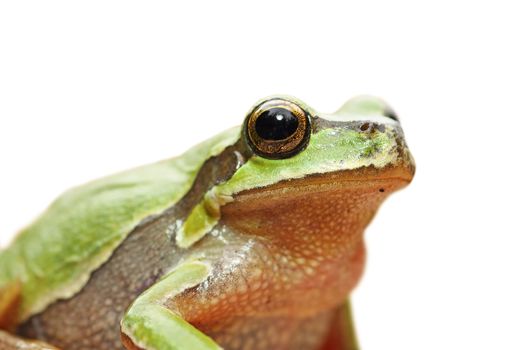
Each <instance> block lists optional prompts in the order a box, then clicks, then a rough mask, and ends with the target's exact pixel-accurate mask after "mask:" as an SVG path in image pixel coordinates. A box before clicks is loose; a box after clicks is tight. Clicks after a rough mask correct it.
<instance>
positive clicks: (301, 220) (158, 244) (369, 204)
mask: <svg viewBox="0 0 525 350" xmlns="http://www.w3.org/2000/svg"><path fill="white" fill-rule="evenodd" d="M365 102H367V101H365ZM367 103H368V102H367ZM365 107H366V106H365ZM360 108H361V107H360ZM363 108H364V107H363ZM367 108H368V107H367ZM345 118H346V117H345V114H344V113H343V114H341V115H340V116H337V115H336V116H335V117H334V118H332V119H323V118H320V117H317V116H315V117H314V118H313V125H312V128H313V132H319V133H322V132H325V133H324V135H323V137H324V141H322V142H321V141H319V143H317V144H315V147H320V148H318V150H319V151H322V152H325V153H324V156H323V157H320V158H319V160H318V159H315V154H316V151H311V150H310V151H309V152H305V153H303V154H301V156H302V158H301V157H297V158H295V159H301V162H303V161H304V162H305V163H307V166H306V167H305V169H308V172H307V173H304V174H302V173H301V171H302V168H301V166H302V164H301V163H297V162H295V163H294V160H293V159H292V160H291V161H290V159H288V160H287V162H282V163H268V162H266V161H262V160H259V163H251V165H252V166H253V167H254V169H259V170H258V171H252V172H246V171H244V173H243V172H238V171H237V170H238V169H239V167H241V169H244V170H246V169H250V167H244V168H242V166H243V165H245V164H246V163H247V162H248V164H250V163H249V159H250V157H251V156H252V154H251V153H250V149H249V148H247V146H246V143H245V142H243V140H242V139H240V140H239V141H238V142H236V143H235V144H233V145H231V146H228V147H227V148H226V149H225V150H224V151H223V152H222V153H220V154H218V155H217V156H216V157H213V158H211V159H209V160H208V161H206V162H205V163H204V165H203V166H202V167H201V170H200V171H199V173H198V174H197V176H196V178H195V181H194V183H193V185H192V187H191V189H190V190H189V192H187V194H186V195H185V196H184V197H183V198H182V199H181V200H180V201H178V202H177V203H176V204H175V205H173V206H172V207H171V208H169V209H168V210H166V211H164V212H163V213H159V214H158V215H156V216H151V217H148V218H146V219H145V220H143V221H142V222H141V224H140V225H139V226H137V227H136V228H135V229H134V230H133V231H132V232H131V233H130V234H129V235H128V236H127V238H126V239H125V240H124V241H123V242H122V243H121V244H120V246H118V247H117V249H116V250H115V251H114V252H113V254H112V255H111V257H110V258H109V260H107V261H106V262H105V263H104V264H103V265H101V266H100V267H99V268H98V269H96V270H95V271H94V272H93V274H92V275H91V277H90V279H89V281H88V282H87V284H86V285H85V286H84V287H83V288H82V289H81V290H80V291H79V292H78V293H77V294H76V295H74V296H73V297H71V298H68V299H65V300H57V301H55V302H54V303H52V304H51V305H49V306H48V307H47V308H46V309H45V310H44V311H43V312H41V313H39V314H36V315H33V316H32V317H31V318H30V319H29V320H27V321H25V322H23V323H22V324H21V325H19V327H18V329H17V333H18V334H19V335H21V336H24V337H28V338H35V339H40V340H44V341H46V342H49V343H50V344H53V346H57V347H59V348H60V349H63V350H73V349H74V350H84V349H98V350H109V349H124V345H123V344H125V346H126V348H127V349H141V348H142V347H141V346H140V344H136V343H135V339H136V338H133V336H134V335H133V334H132V333H130V332H133V330H132V329H131V328H124V326H122V327H121V320H122V319H123V317H124V315H125V314H126V315H127V314H129V312H130V311H128V312H126V310H127V309H128V307H130V305H132V304H134V303H135V302H136V300H137V299H141V297H139V295H141V293H142V292H144V291H148V290H151V287H152V286H153V288H154V287H155V286H156V285H159V283H160V284H162V283H169V279H163V280H162V281H161V278H164V277H165V276H170V275H172V270H173V269H174V268H176V267H178V266H181V265H184V264H185V263H186V262H192V261H199V262H200V263H202V264H203V266H204V265H205V266H207V267H209V269H210V270H209V271H210V272H209V274H208V275H206V277H205V278H204V279H201V280H199V282H198V283H197V284H191V286H192V287H189V288H188V287H185V288H184V289H183V290H182V291H181V292H177V293H174V294H168V295H166V296H165V297H164V298H161V299H158V300H153V301H154V303H157V304H158V305H162V306H163V307H164V308H165V309H167V310H170V311H171V312H172V313H173V314H174V315H177V317H180V318H181V319H183V320H184V321H186V322H188V323H189V324H191V325H193V326H195V327H196V328H197V329H198V330H200V331H201V332H203V333H204V334H206V335H208V336H210V337H211V338H212V339H213V340H214V341H216V342H217V343H218V344H219V345H221V346H222V347H224V348H225V349H254V350H258V349H268V348H271V349H305V350H309V349H312V350H313V349H323V350H325V349H339V348H342V347H343V344H346V345H345V346H348V345H349V344H351V343H354V342H355V341H352V340H350V341H346V342H345V341H344V340H345V339H344V338H348V337H350V338H351V337H352V334H351V330H350V329H349V328H348V324H346V323H345V320H347V319H348V318H347V317H346V316H345V315H346V314H347V310H346V305H345V301H346V298H347V295H348V293H349V291H351V290H352V289H353V288H354V287H355V285H356V284H357V282H358V280H359V278H360V276H361V274H362V271H363V266H364V258H365V249H364V242H363V232H364V229H365V227H366V226H367V225H368V223H369V222H370V220H371V219H372V218H373V216H374V214H375V212H376V210H377V208H378V206H379V205H380V204H381V202H382V201H383V200H384V199H385V198H386V197H387V196H388V195H389V194H390V193H392V192H393V191H395V190H397V189H399V188H401V187H403V186H405V185H407V184H408V183H409V182H410V180H411V179H412V176H413V173H414V165H413V162H412V159H411V156H410V155H409V153H408V150H407V148H406V145H405V143H404V139H403V136H402V131H401V129H400V128H399V126H397V125H394V126H392V124H388V125H390V126H389V127H388V128H385V125H384V124H381V123H380V122H377V120H378V119H377V118H376V121H372V120H366V119H365V120H363V121H361V120H354V121H351V122H347V121H344V120H345ZM379 120H381V119H379ZM332 130H333V137H334V142H337V143H338V144H337V147H343V149H342V150H341V148H339V149H334V152H332V149H331V147H332V146H333V144H332V143H331V139H330V137H332V136H331V135H332ZM385 130H386V131H385ZM337 135H350V136H345V137H352V138H351V139H344V138H343V139H341V138H337ZM376 136H377V137H376ZM323 142H324V143H323ZM315 147H313V148H312V149H314V150H315ZM344 147H348V149H349V150H350V152H347V151H346V149H345V148H344ZM354 148H355V150H354ZM338 152H339V153H338ZM347 153H348V155H349V157H350V158H345V159H338V158H337V157H338V156H339V155H345V156H346V155H347ZM305 155H306V156H305ZM352 157H354V158H352ZM384 159H389V160H390V161H388V162H382V160H384ZM369 160H370V162H369ZM275 162H279V160H276V161H275ZM353 162H354V163H353ZM373 162H379V163H373ZM257 164H259V165H257ZM279 164H285V165H286V166H283V165H281V166H280V165H279ZM352 164H358V165H356V167H355V168H352V169H344V167H347V166H349V165H352ZM363 164H376V165H377V164H379V165H378V166H374V165H363ZM258 166H259V168H257V167H258ZM261 166H262V168H261ZM273 167H274V168H273ZM317 167H318V168H319V170H320V172H319V173H316V172H312V169H313V170H315V169H317ZM339 168H343V169H342V170H340V171H336V170H334V169H339ZM323 169H329V170H325V172H324V173H323V172H322V171H321V170H323ZM274 170H275V172H274ZM240 173H242V176H240V177H238V178H237V179H236V180H235V181H232V185H231V186H230V187H228V181H229V180H231V179H233V178H234V175H235V174H240ZM288 175H289V176H288ZM254 176H255V177H257V176H259V177H261V179H259V178H254ZM264 176H270V178H264ZM273 176H276V179H278V180H275V181H273V182H272V181H271V180H272V179H273ZM259 180H261V181H262V182H260V183H262V184H265V185H254V184H257V183H258V182H259ZM223 183H226V186H225V187H222V190H223V191H226V192H224V193H225V194H226V196H228V197H230V193H229V192H228V191H232V192H231V197H230V198H229V199H228V200H227V202H228V204H225V203H223V204H221V205H222V207H221V208H220V218H219V219H218V221H217V222H216V225H215V226H214V227H213V229H212V230H211V231H210V232H208V233H207V234H206V235H205V236H204V237H203V238H201V239H200V240H198V241H197V242H196V243H194V244H192V245H191V246H190V247H189V248H188V249H183V248H180V246H179V245H178V241H176V235H175V233H176V231H177V227H180V222H181V221H183V220H184V219H185V218H186V217H187V216H188V215H189V213H190V212H191V210H192V208H194V207H195V206H196V204H197V203H201V201H202V200H203V198H204V197H205V196H204V195H205V194H206V193H209V192H210V189H215V188H216V187H220V186H218V185H219V184H223ZM245 185H246V186H245ZM232 189H238V191H233V190H232ZM219 194H220V193H219ZM214 210H217V209H213V208H211V209H210V212H213V211H214ZM166 280H168V282H165V281H166ZM167 285H168V286H170V287H171V285H169V284H167ZM0 292H2V293H0V297H1V298H0V302H2V301H5V300H8V299H7V298H6V297H5V295H7V294H6V293H5V292H3V291H0ZM146 294H147V293H146ZM13 295H14V298H13V300H16V293H13ZM143 295H144V294H142V296H143ZM1 305H2V304H1V303H0V322H2V320H3V319H8V316H9V315H10V313H9V312H2V308H1ZM7 305H8V307H10V306H11V307H12V305H15V303H14V302H8V303H7ZM150 305H153V304H150ZM131 309H133V306H132V307H131ZM131 309H130V310H131ZM150 320H152V319H150ZM4 322H5V323H12V322H6V321H4ZM0 326H1V323H0ZM4 328H5V327H4ZM171 330H172V328H170V333H169V334H170V336H171ZM121 331H122V334H121ZM349 332H350V333H349ZM177 345H178V344H177ZM181 345H183V344H181ZM2 346H4V347H5V348H6V350H16V349H26V348H27V349H32V348H34V347H36V348H37V349H38V348H40V349H45V347H42V346H41V345H40V344H37V343H30V342H19V341H18V340H17V339H15V338H12V337H10V336H7V335H6V334H3V333H0V349H3V348H2ZM148 349H149V348H148ZM170 349H171V347H170Z"/></svg>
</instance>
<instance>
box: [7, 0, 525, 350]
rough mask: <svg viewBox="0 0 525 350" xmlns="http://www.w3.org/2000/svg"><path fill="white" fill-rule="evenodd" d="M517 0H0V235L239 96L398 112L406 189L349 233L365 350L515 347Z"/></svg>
mask: <svg viewBox="0 0 525 350" xmlns="http://www.w3.org/2000/svg"><path fill="white" fill-rule="evenodd" d="M518 5H519V1H515V2H510V1H502V0H500V1H493V2H489V1H472V2H468V1H443V0H442V1H435V2H424V1H397V2H395V1H366V2H365V1H359V2H358V1H353V2H350V1H348V2H331V1H324V2H323V3H322V4H321V2H317V3H316V4H315V5H311V4H308V3H307V2H306V1H297V2H285V1H278V2H277V1H264V2H263V1H261V2H258V3H256V2H246V1H245V2H238V3H234V2H229V1H209V2H202V1H193V2H189V1H186V2H179V4H178V5H177V4H175V2H163V1H156V2H152V1H150V2H146V1H144V2H140V3H139V2H135V1H122V2H118V1H89V2H71V1H63V2H57V1H45V2H41V1H39V2H37V1H35V2H34V3H29V2H25V1H4V2H2V3H1V5H0V213H1V214H0V218H1V220H0V242H1V243H0V244H4V245H5V244H7V242H8V241H9V239H10V237H11V236H12V234H13V233H14V232H15V231H16V230H18V229H19V228H21V227H22V226H23V225H25V224H27V223H28V222H30V220H31V219H33V218H34V217H35V216H36V215H37V214H38V213H40V212H41V211H42V210H43V209H44V208H45V206H46V205H47V204H48V203H49V202H50V200H51V199H53V198H54V197H55V196H56V195H57V194H59V193H60V192H62V191H63V190H64V189H66V188H68V187H70V186H73V185H76V184H79V183H83V182H85V181H88V180H90V179H92V178H96V177H99V176H102V175H106V174H108V173H112V172H115V171H118V170H121V169H126V168H129V167H133V166H136V165H141V164H144V163H148V162H152V161H155V160H158V159H163V158H167V157H171V156H174V155H176V154H178V153H180V152H182V151H183V150H185V149H186V148H188V147H190V146H191V145H193V144H195V143H196V142H198V141H200V140H203V139H205V138H208V137H209V136H211V135H213V134H215V133H217V132H218V131H220V130H223V129H225V128H227V127H230V126H232V125H236V124H239V123H240V122H241V120H242V118H243V116H244V114H245V113H246V111H247V109H248V108H249V107H250V106H251V104H252V103H254V102H255V101H256V100H257V99H259V98H261V97H264V96H266V95H269V94H274V93H287V94H293V95H296V96H297V97H299V98H301V99H303V100H305V101H306V102H307V103H309V104H310V105H312V106H313V107H314V108H316V109H318V110H320V111H327V112H328V111H332V110H335V109H336V108H338V107H339V105H340V104H342V103H343V102H344V101H345V100H346V99H347V98H349V97H351V96H354V95H356V94H362V93H368V94H374V95H379V96H381V97H383V98H385V99H387V100H388V101H389V102H390V103H391V104H392V105H393V107H394V108H395V109H396V110H397V112H398V114H399V115H400V116H401V119H402V123H403V126H404V130H405V133H406V135H407V140H408V142H409V145H410V146H411V149H412V152H413V154H414V156H415V158H416V161H417V167H418V168H417V174H416V177H415V179H414V182H413V183H412V185H411V186H410V187H409V188H407V189H406V190H405V191H402V192H400V193H398V194H396V195H394V196H393V197H392V198H390V199H389V200H388V201H387V203H385V205H384V206H383V207H382V209H381V211H380V213H379V215H378V216H377V218H376V220H375V221H374V223H373V224H372V225H371V226H370V228H369V229H368V232H367V240H368V249H369V259H368V267H367V271H366V274H365V277H364V278H363V280H362V283H361V284H360V286H359V287H358V289H357V290H356V291H355V294H354V302H355V309H356V310H355V313H356V315H355V317H356V319H357V326H358V332H359V335H360V340H361V343H362V347H363V348H364V349H365V350H366V349H372V350H375V349H378V350H382V349H404V350H406V349H440V350H442V349H525V336H524V335H525V333H524V332H525V301H524V299H525V285H524V283H525V229H524V227H523V226H524V221H523V217H524V215H525V213H524V209H525V205H524V200H525V199H524V198H525V193H524V190H523V178H524V171H523V170H522V169H523V167H522V163H523V162H524V160H525V159H524V158H525V157H524V156H523V148H524V147H525V142H524V133H525V104H524V100H525V96H524V92H525V68H524V66H525V54H524V51H523V50H524V47H525V38H524V36H525V20H524V18H523V13H524V10H523V8H520V6H518Z"/></svg>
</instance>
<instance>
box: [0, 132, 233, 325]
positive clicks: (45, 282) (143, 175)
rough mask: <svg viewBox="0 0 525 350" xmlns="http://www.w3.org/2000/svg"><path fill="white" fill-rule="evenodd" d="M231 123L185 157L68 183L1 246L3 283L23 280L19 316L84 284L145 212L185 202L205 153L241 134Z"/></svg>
mask: <svg viewBox="0 0 525 350" xmlns="http://www.w3.org/2000/svg"><path fill="white" fill-rule="evenodd" d="M238 132H239V131H238V129H237V128H234V129H230V130H228V131H226V132H224V133H222V134H219V135H217V136H216V137H214V138H212V139H210V140H208V141H205V142H203V143H201V144H200V145H198V146H196V147H194V148H192V149H191V150H189V151H188V152H186V153H185V154H183V155H182V156H180V157H177V158H173V159H168V160H165V161H161V162H158V163H155V164H151V165H147V166H143V167H140V168H136V169H133V170H129V171H126V172H122V173H119V174H116V175H113V176H109V177H106V178H103V179H100V180H96V181H93V182H91V183H88V184H86V185H84V186H81V187H77V188H74V189H72V190H69V191H67V192H66V193H64V194H63V195H62V196H61V197H59V198H58V199H57V200H56V201H55V202H53V203H52V204H51V206H50V207H49V208H48V209H47V211H46V212H44V213H43V214H42V215H41V216H40V217H39V218H38V219H37V220H36V221H35V222H34V223H33V224H32V225H30V226H29V227H27V228H26V229H24V230H23V231H21V232H20V233H19V234H18V235H17V237H16V238H15V240H14V241H13V242H12V244H11V246H10V247H8V248H7V249H6V250H5V251H3V252H0V287H2V286H5V285H7V284H9V283H10V282H13V281H20V282H21V283H22V306H21V310H20V320H24V319H27V318H28V317H29V316H31V315H33V314H35V313H38V312H40V311H42V310H43V309H45V308H46V307H47V306H48V305H49V304H50V303H52V302H54V301H55V300H57V299H66V298H69V297H71V296H72V295H74V294H76V293H77V292H79V290H80V289H82V287H83V286H84V285H85V284H86V282H87V280H88V279H89V277H90V275H91V274H92V273H93V271H94V270H95V269H97V268H98V267H100V266H101V265H102V264H103V263H104V262H106V261H107V260H108V259H109V257H110V256H111V255H112V253H113V252H114V250H115V249H116V247H117V246H118V245H119V244H121V242H122V241H123V240H124V239H125V238H126V237H127V236H128V235H129V233H130V232H131V231H132V230H133V229H134V228H135V227H136V226H137V225H139V223H141V222H143V221H144V220H145V219H146V218H148V217H151V216H154V215H158V214H160V213H162V212H163V211H165V210H166V209H167V208H169V207H171V206H173V205H174V204H175V203H176V202H178V201H179V200H180V199H181V198H182V197H183V196H184V194H185V193H186V192H187V191H188V190H189V189H190V188H191V186H192V183H193V181H194V179H195V176H196V174H197V172H198V171H199V169H200V168H201V166H202V164H203V163H204V162H205V161H206V159H208V158H210V157H212V156H214V155H216V154H218V153H220V152H221V151H222V150H223V149H224V148H225V147H227V146H228V145H231V144H233V143H234V142H235V141H236V140H237V138H238Z"/></svg>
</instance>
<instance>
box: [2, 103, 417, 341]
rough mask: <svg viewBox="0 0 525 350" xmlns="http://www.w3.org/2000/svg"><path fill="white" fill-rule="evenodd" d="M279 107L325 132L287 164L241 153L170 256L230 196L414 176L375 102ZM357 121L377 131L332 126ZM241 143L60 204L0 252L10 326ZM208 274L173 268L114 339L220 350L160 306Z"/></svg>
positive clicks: (214, 144)
mask: <svg viewBox="0 0 525 350" xmlns="http://www.w3.org/2000/svg"><path fill="white" fill-rule="evenodd" d="M281 98H286V99H289V100H291V101H294V102H295V103H297V104H298V105H300V106H301V107H302V108H303V109H304V110H306V111H308V112H309V114H310V115H311V116H316V117H318V118H321V119H324V120H325V121H326V122H327V124H326V125H328V126H326V127H324V128H322V129H319V130H316V131H314V132H312V134H311V137H310V141H309V143H308V145H307V147H306V148H305V149H304V150H303V151H301V152H300V153H298V154H297V155H295V156H293V157H291V158H287V159H274V160H270V159H266V158H262V157H260V156H257V155H255V154H253V153H249V152H248V154H249V156H248V157H245V159H244V162H242V164H241V165H240V166H239V167H238V169H236V170H235V171H234V173H233V174H231V176H229V177H228V178H227V179H223V180H221V181H217V183H216V184H215V185H214V186H212V187H211V188H208V189H206V192H205V193H202V194H201V200H199V201H197V202H196V204H195V205H194V206H193V207H192V208H191V210H189V213H188V215H187V216H186V218H185V219H184V220H182V221H181V222H179V223H178V225H177V226H176V227H175V228H174V229H173V232H172V234H173V237H174V241H175V242H176V245H177V246H178V247H179V248H183V249H191V248H192V247H193V246H194V245H195V244H196V243H197V242H199V241H200V240H202V238H203V237H205V236H206V235H207V234H209V233H210V232H211V231H212V229H213V228H214V227H215V225H216V224H217V223H218V222H219V221H220V219H221V208H222V207H223V206H225V205H226V204H228V203H230V202H232V201H234V198H235V196H236V195H237V194H239V193H243V192H245V191H249V190H253V189H260V188H269V187H271V186H272V185H274V184H278V183H282V182H283V181H287V180H292V179H303V178H306V177H308V176H309V175H314V174H320V175H321V176H328V175H329V174H333V173H337V172H340V171H347V170H355V169H361V168H366V167H373V168H376V169H383V168H385V169H386V168H388V167H392V166H399V164H400V162H402V163H403V166H406V167H409V168H413V163H412V158H411V156H410V154H409V152H408V150H407V149H406V148H403V147H406V146H404V140H402V137H403V136H402V132H401V131H400V128H399V124H398V122H397V121H395V120H392V119H390V118H387V117H386V116H385V114H387V113H386V112H387V111H388V107H387V106H386V105H385V104H384V102H382V101H381V100H378V99H374V98H368V97H362V98H356V99H353V100H350V101H349V102H347V103H346V104H345V105H343V107H342V108H341V109H340V110H338V111H337V112H336V113H334V114H331V115H323V114H319V113H317V112H316V111H314V110H313V109H311V108H310V107H308V106H306V105H305V104H304V103H302V102H301V101H298V100H296V99H294V98H291V97H281ZM364 122H369V123H375V124H377V125H380V126H381V127H383V128H384V129H385V130H386V131H384V132H377V133H363V132H360V131H359V130H355V129H351V128H344V127H341V125H344V124H350V123H364ZM330 123H331V124H330ZM243 135H244V134H243V133H242V132H241V129H240V128H238V127H237V128H232V129H230V130H227V131H225V132H223V133H221V134H219V135H217V136H215V137H214V138H212V139H209V140H207V141H205V142H203V143H201V144H199V145H197V146H196V147H194V148H192V149H190V150H189V151H187V152H186V153H184V154H183V155H181V156H179V157H177V158H173V159H168V160H165V161H162V162H159V163H155V164H151V165H147V166H144V167H140V168H136V169H133V170H130V171H126V172H123V173H120V174H116V175H114V176H110V177H107V178H104V179H101V180H97V181H94V182H91V183H88V184H86V185H84V186H81V187H78V188H74V189H72V190H70V191H68V192H66V193H65V194H63V195H62V196H61V197H59V198H58V199H57V200H56V201H55V202H54V203H52V204H51V206H50V207H49V208H48V210H47V211H46V212H45V213H44V214H43V215H41V216H40V217H39V218H38V219H37V220H36V221H35V222H34V223H33V224H32V225H30V226H28V227H27V228H26V229H24V230H23V231H22V232H20V233H19V234H18V235H17V236H16V238H15V240H14V241H13V242H12V244H11V245H10V246H9V247H8V248H7V249H6V250H4V251H2V252H0V289H1V288H2V287H4V288H5V287H6V286H9V285H10V284H13V282H20V283H21V287H22V289H21V305H20V308H19V312H18V317H17V318H18V323H23V322H24V321H26V320H28V319H29V318H30V317H32V316H34V315H37V314H39V313H41V312H43V311H45V310H46V308H48V307H49V306H50V305H52V304H53V303H55V302H56V301H57V300H67V299H69V298H72V297H74V296H75V295H76V294H77V293H79V292H80V291H81V290H82V289H83V288H84V286H85V285H86V284H87V283H88V281H89V279H90V276H91V275H92V273H93V272H94V271H95V270H97V269H99V268H100V267H101V266H102V265H103V264H104V263H105V262H107V261H108V259H110V257H111V256H112V254H113V252H114V251H115V250H116V249H117V248H118V247H119V246H120V245H121V244H122V242H123V241H124V240H125V239H126V238H127V237H128V235H129V234H130V232H132V230H133V229H134V228H135V227H137V225H139V224H140V223H141V222H143V221H144V220H145V219H147V218H148V217H151V216H155V215H159V214H160V213H162V212H163V211H165V210H167V209H168V208H170V207H172V206H173V205H176V204H177V203H178V202H179V201H181V200H182V199H183V198H184V196H185V195H186V194H187V193H188V191H189V190H190V189H191V188H192V184H193V183H194V181H195V179H196V177H197V176H198V173H199V170H200V169H201V167H202V166H203V164H204V163H205V162H206V161H207V160H208V159H210V158H212V157H214V156H216V155H218V154H220V153H221V152H223V151H224V150H225V149H226V148H227V147H229V146H232V145H234V144H236V143H237V144H238V143H239V142H244V141H243V137H244V136H243ZM400 139H401V140H402V145H403V147H401V146H400ZM239 140H240V141H239ZM254 175H255V176H254ZM72 223H74V224H72ZM211 274H212V266H211V265H210V264H209V263H208V262H207V261H206V259H200V258H199V257H194V256H191V254H188V255H187V257H186V258H184V259H180V260H178V261H177V264H176V265H175V266H173V267H172V268H171V269H170V271H169V272H168V273H166V274H165V275H164V276H163V277H161V278H160V279H158V280H157V281H156V282H154V283H152V284H151V285H150V286H149V288H148V289H147V290H145V291H144V292H143V293H142V294H140V296H138V297H137V298H136V299H135V301H134V302H133V303H132V304H131V305H130V306H129V308H128V311H127V312H126V313H125V315H124V317H123V318H122V320H121V329H122V333H123V334H124V335H125V336H126V337H127V338H128V339H130V340H131V341H132V342H133V343H134V344H135V345H136V346H137V347H139V348H142V349H147V350H160V349H203V350H211V349H220V348H221V347H220V346H219V345H218V344H216V343H215V342H214V340H212V339H211V338H210V337H208V336H207V335H206V334H204V333H202V332H201V331H199V330H198V329H197V328H195V327H194V326H192V325H191V324H189V323H188V322H186V321H185V320H184V319H183V318H182V317H181V316H180V315H178V314H177V312H174V311H173V310H170V309H169V308H167V307H165V306H164V305H163V302H164V301H166V300H168V299H169V298H172V297H173V296H175V295H177V294H179V293H182V292H183V291H185V290H187V289H189V288H192V287H195V286H198V285H199V284H201V283H203V282H204V281H206V280H207V279H208V278H209V276H210V275H211ZM348 332H349V333H351V332H352V329H348ZM0 337H1V334H0ZM0 345H1V339H0Z"/></svg>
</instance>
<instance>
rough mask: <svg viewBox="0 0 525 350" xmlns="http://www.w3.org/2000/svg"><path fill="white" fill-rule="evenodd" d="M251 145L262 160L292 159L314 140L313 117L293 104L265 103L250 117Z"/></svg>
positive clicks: (248, 120)
mask: <svg viewBox="0 0 525 350" xmlns="http://www.w3.org/2000/svg"><path fill="white" fill-rule="evenodd" d="M244 128H245V133H246V137H247V139H248V143H249V145H250V147H251V148H252V149H253V151H254V152H255V153H256V154H258V155H260V156H261V157H265V158H270V159H280V158H288V157H291V156H293V155H295V154H297V153H299V152H300V151H302V150H303V149H304V147H305V146H306V145H307V143H308V140H309V139H310V117H309V115H308V113H307V112H306V111H304V110H303V109H302V108H301V107H299V106H298V105H296V104H295V103H293V102H290V101H287V100H281V99H274V100H269V101H266V102H263V103H262V104H260V105H258V106H257V107H255V109H254V110H253V111H252V112H251V113H250V114H249V115H248V117H247V118H246V122H245V125H244Z"/></svg>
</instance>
